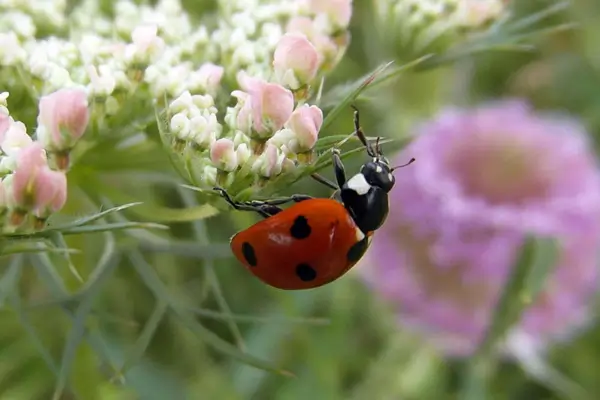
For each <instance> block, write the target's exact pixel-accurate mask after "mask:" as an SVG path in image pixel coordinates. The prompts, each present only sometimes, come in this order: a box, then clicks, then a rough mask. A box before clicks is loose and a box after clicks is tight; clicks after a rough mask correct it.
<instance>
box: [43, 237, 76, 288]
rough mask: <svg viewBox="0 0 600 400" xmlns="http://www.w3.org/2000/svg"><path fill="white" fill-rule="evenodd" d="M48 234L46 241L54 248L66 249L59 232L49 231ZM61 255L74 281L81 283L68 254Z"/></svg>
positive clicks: (65, 243)
mask: <svg viewBox="0 0 600 400" xmlns="http://www.w3.org/2000/svg"><path fill="white" fill-rule="evenodd" d="M49 233H50V234H49V235H48V236H49V237H48V239H49V240H50V241H51V242H52V244H53V245H54V246H56V248H58V249H63V248H66V247H67V242H65V238H64V236H63V235H62V234H61V233H60V232H59V231H50V232H49ZM62 255H63V259H64V261H65V263H66V264H67V267H68V268H69V271H71V273H72V274H73V276H74V277H75V279H77V280H78V281H79V282H80V283H82V282H83V278H82V277H81V275H80V274H79V271H77V269H76V268H75V265H74V264H73V262H71V257H70V256H69V253H63V254H62Z"/></svg>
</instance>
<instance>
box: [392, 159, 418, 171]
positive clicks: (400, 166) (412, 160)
mask: <svg viewBox="0 0 600 400" xmlns="http://www.w3.org/2000/svg"><path fill="white" fill-rule="evenodd" d="M414 162H415V158H414V157H413V158H411V159H410V161H409V162H407V163H406V164H402V165H398V166H396V167H393V168H392V169H391V170H390V171H392V172H393V171H394V170H395V169H398V168H402V167H407V166H409V165H410V164H412V163H414Z"/></svg>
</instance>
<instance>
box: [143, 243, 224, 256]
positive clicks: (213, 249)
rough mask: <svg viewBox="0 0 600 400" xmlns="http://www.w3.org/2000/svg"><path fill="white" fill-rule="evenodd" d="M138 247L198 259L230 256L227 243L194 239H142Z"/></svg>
mask: <svg viewBox="0 0 600 400" xmlns="http://www.w3.org/2000/svg"><path fill="white" fill-rule="evenodd" d="M139 248H140V249H142V250H143V251H144V252H154V253H169V254H173V255H175V256H179V257H187V258H196V259H200V260H216V259H223V258H231V257H233V254H232V253H231V247H230V245H229V243H210V244H206V245H202V244H199V243H198V242H196V241H194V240H186V241H183V240H176V239H172V240H160V241H158V240H142V241H141V242H140V243H139Z"/></svg>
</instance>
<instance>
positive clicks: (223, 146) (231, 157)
mask: <svg viewBox="0 0 600 400" xmlns="http://www.w3.org/2000/svg"><path fill="white" fill-rule="evenodd" d="M210 160H211V161H212V163H213V164H214V165H215V167H217V168H218V169H220V170H222V171H227V172H231V171H233V170H235V169H236V168H237V167H238V160H237V156H236V152H235V149H234V145H233V141H231V140H230V139H227V138H221V139H218V140H216V141H214V142H213V143H212V145H211V146H210Z"/></svg>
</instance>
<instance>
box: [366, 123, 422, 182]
mask: <svg viewBox="0 0 600 400" xmlns="http://www.w3.org/2000/svg"><path fill="white" fill-rule="evenodd" d="M358 137H359V139H360V140H361V142H362V143H363V144H364V145H365V147H366V149H367V154H368V155H369V156H370V157H372V160H371V161H369V162H367V163H366V164H363V166H362V167H361V168H360V173H361V174H362V175H363V176H364V177H365V180H366V181H367V182H368V183H369V185H371V186H376V187H379V188H381V189H383V190H384V191H386V192H389V191H390V190H392V187H394V183H395V179H394V174H393V172H394V170H395V169H397V168H402V167H405V166H407V165H409V164H412V163H413V161H415V159H414V158H411V159H410V161H409V162H407V163H406V164H403V165H399V166H397V167H390V163H389V161H388V159H387V158H385V156H384V155H383V153H382V151H381V147H380V146H379V140H380V138H379V137H378V138H377V140H376V142H375V147H373V146H372V145H371V143H369V142H367V139H366V138H365V137H364V135H361V134H359V135H358Z"/></svg>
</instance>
